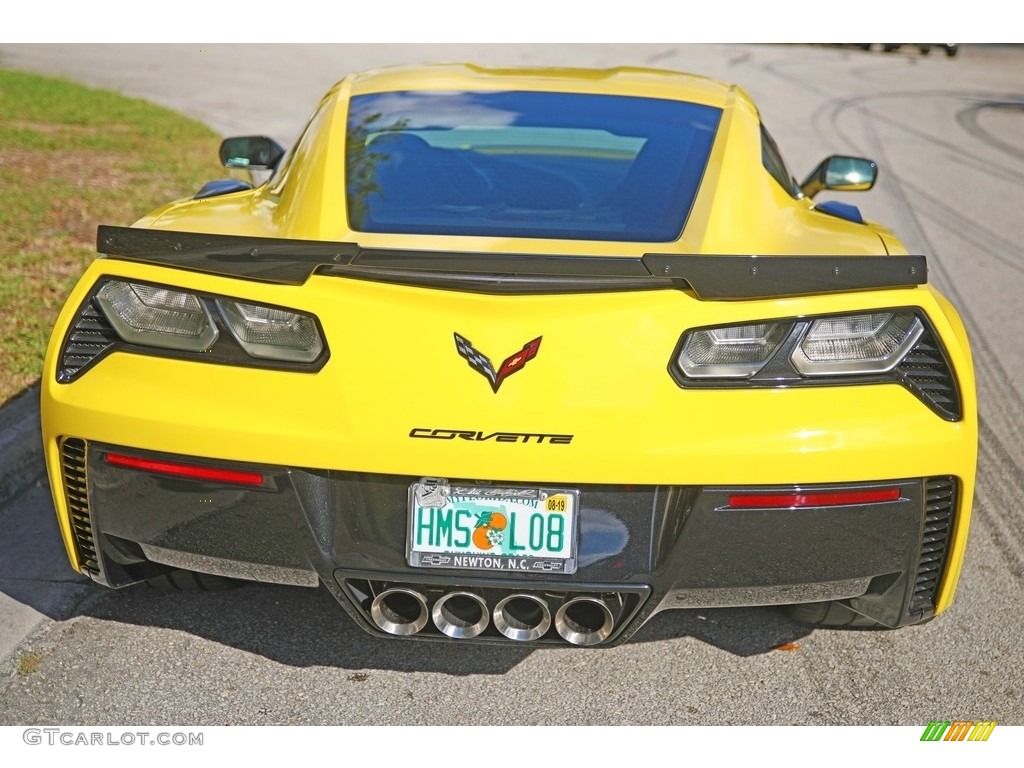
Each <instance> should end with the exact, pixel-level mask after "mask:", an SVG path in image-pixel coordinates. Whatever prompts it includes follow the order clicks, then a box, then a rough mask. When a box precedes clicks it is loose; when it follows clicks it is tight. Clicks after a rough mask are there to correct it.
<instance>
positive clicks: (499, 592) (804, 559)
mask: <svg viewBox="0 0 1024 768" xmlns="http://www.w3.org/2000/svg"><path fill="white" fill-rule="evenodd" d="M111 452H117V453H120V454H125V453H127V454H131V455H133V456H141V457H144V458H148V459H151V460H152V461H154V462H157V463H155V464H153V463H150V464H143V465H142V466H141V467H126V466H118V465H115V464H112V463H111V462H110V461H108V458H107V457H108V455H109V454H110V453H111ZM64 455H65V460H64V467H63V471H64V483H65V487H66V489H67V493H68V501H69V506H70V507H71V510H72V517H73V518H74V520H76V521H77V522H75V523H74V525H73V527H74V537H75V540H76V546H77V547H78V548H79V554H80V558H79V559H80V561H81V562H82V563H83V564H84V567H85V569H86V570H87V571H89V572H90V575H91V576H92V577H93V578H95V579H96V580H97V581H100V582H102V583H104V584H107V585H109V586H115V587H116V586H123V585H126V584H130V583H133V582H136V581H140V580H142V579H146V578H150V577H152V576H154V575H157V574H158V573H160V572H161V571H165V570H166V569H168V568H186V569H190V570H196V571H201V572H207V573H215V574H220V575H224V576H231V577H237V578H244V579H252V580H256V581H265V582H274V583H284V584H298V585H305V586H316V585H317V584H319V583H323V584H325V585H327V587H328V588H329V589H330V590H331V592H332V593H333V594H334V595H335V596H336V597H337V598H338V600H339V602H340V603H341V604H342V605H343V606H344V607H345V608H346V609H347V610H348V612H349V613H350V614H351V615H352V616H353V618H354V619H355V620H356V621H357V622H358V623H359V624H360V625H361V626H363V627H364V628H366V629H368V630H370V631H372V632H376V633H383V634H404V635H408V636H414V637H423V638H427V637H438V638H444V637H445V636H446V635H447V636H449V637H450V636H456V637H459V636H465V637H472V638H473V639H476V640H495V641H507V639H508V638H509V637H512V638H514V639H524V638H525V639H527V640H528V641H536V642H564V640H565V639H569V641H570V642H576V643H577V644H590V643H589V642H577V641H576V640H575V639H572V638H574V637H576V636H575V635H571V633H572V631H573V630H572V629H571V626H577V627H579V626H582V627H583V628H584V629H587V628H589V629H591V630H594V631H596V630H597V628H598V627H600V628H601V630H602V631H600V632H598V635H599V636H600V639H599V640H597V642H600V643H601V644H611V643H615V642H620V641H622V640H625V639H626V638H628V637H629V636H631V635H632V634H633V633H634V632H635V631H636V630H637V629H639V627H640V626H642V625H643V623H644V622H645V621H646V620H647V619H649V618H650V617H651V616H652V615H654V614H655V613H657V612H658V611H661V610H666V609H671V608H692V607H725V606H750V605H771V604H791V603H803V602H815V601H822V600H843V601H846V603H847V604H848V605H850V606H851V607H852V608H853V609H854V610H855V611H857V612H858V613H860V614H862V615H864V616H866V617H868V618H870V619H872V620H874V621H876V622H878V623H879V624H882V625H885V626H890V627H896V626H901V625H904V624H910V623H915V622H918V621H921V620H923V619H925V618H928V617H929V616H930V615H932V611H933V608H934V597H935V592H936V589H937V587H938V584H939V583H940V579H941V576H942V570H943V568H944V564H945V555H946V542H947V539H948V536H949V533H950V531H952V526H953V517H954V515H955V510H956V507H957V483H956V480H955V479H954V478H950V477H934V478H913V479H900V480H886V481H879V482H877V483H853V484H837V485H828V486H804V487H800V488H799V489H797V488H794V487H793V486H785V487H777V486H776V487H756V488H755V487H751V486H735V487H717V486H716V487H695V486H605V485H582V486H573V487H577V488H578V489H579V491H580V511H579V525H580V527H579V539H578V563H579V565H578V569H577V570H576V572H575V573H573V574H571V575H561V574H560V575H558V576H557V577H555V578H549V577H547V576H542V575H538V574H534V573H516V572H504V571H503V572H489V571H479V570H473V571H468V570H459V571H449V570H445V569H438V568H431V569H423V568H413V567H410V566H409V565H408V563H407V558H406V537H407V528H408V494H409V487H410V484H411V483H413V482H414V481H416V480H418V479H419V478H416V477H405V476H393V475H369V474H357V473H346V472H337V471H319V470H309V469H298V468H291V467H267V466H256V467H253V466H243V467H240V466H239V465H237V464H231V463H225V462H213V461H206V460H203V459H192V458H189V457H167V456H162V455H158V454H147V453H144V452H138V451H133V450H128V449H124V450H122V449H119V448H114V447H111V446H103V445H98V444H90V445H88V446H86V444H85V442H84V441H81V440H66V441H65V442H64ZM69 455H70V456H71V457H72V458H71V459H69V458H68V456H69ZM161 461H164V462H166V463H168V464H170V465H173V466H177V465H178V464H184V465H188V466H197V467H207V468H211V469H214V470H226V471H227V472H228V474H226V475H224V476H221V475H218V474H216V473H214V474H213V475H211V476H204V475H202V474H201V473H200V476H182V475H177V474H168V473H167V472H165V471H162V470H161V468H160V467H161V466H162V465H160V464H159V462H161ZM231 472H241V473H243V476H244V477H246V478H247V479H246V484H240V483H238V482H235V476H234V475H231V474H230V473H231ZM246 473H248V474H246ZM254 473H255V474H256V475H257V476H258V477H259V478H260V480H259V481H258V482H254V481H252V480H251V479H249V476H250V475H252V474H254ZM878 488H885V489H889V490H891V491H894V494H893V495H894V498H893V499H892V500H886V501H870V502H866V503H849V502H848V501H844V502H843V503H841V504H839V503H836V504H831V505H830V504H828V503H822V504H817V505H811V506H803V507H799V506H779V507H774V508H773V507H771V506H768V507H765V506H763V505H762V506H761V507H758V508H745V507H742V506H740V507H737V506H736V505H734V504H733V503H732V501H733V500H734V498H735V497H736V495H737V494H745V495H755V496H756V495H758V494H761V495H767V496H771V495H774V494H788V495H790V496H792V495H794V494H795V493H799V494H803V495H805V496H806V495H808V494H810V495H812V496H814V494H827V495H825V496H820V497H815V498H822V499H829V498H832V497H833V496H834V495H835V494H839V495H840V496H842V495H843V494H844V493H845V494H847V496H849V494H850V493H853V498H854V499H855V498H856V494H857V493H861V492H864V491H871V490H872V489H878ZM895 490H898V493H895ZM787 503H788V502H787ZM389 590H391V591H390V592H389ZM453 593H454V594H453ZM381 595H384V597H383V598H382V597H381ZM446 596H448V597H446ZM421 598H422V600H421ZM502 601H505V602H504V604H503V608H502V610H500V611H497V612H496V609H497V607H498V606H499V604H502ZM439 603H440V606H439ZM541 603H543V605H541ZM420 614H425V619H424V620H423V622H422V626H420V627H417V624H420V619H421V618H424V617H423V616H421V615H420ZM499 614H500V615H499ZM382 616H384V618H383V619H382V618H381V617H382ZM545 616H546V617H547V619H549V621H548V623H545ZM559 616H561V625H559ZM609 616H610V619H609ZM483 617H486V618H483ZM481 621H483V623H484V624H485V626H484V627H483V628H482V629H480V630H479V632H477V633H476V634H472V632H473V631H474V629H473V628H474V627H476V625H478V624H479V623H480V622H481ZM608 621H610V622H611V628H610V629H609V628H608V627H607V626H606V625H607V623H608ZM510 624H514V625H515V626H519V625H520V624H522V625H524V626H526V627H529V626H531V625H532V626H534V628H535V629H539V628H541V627H543V628H544V630H545V631H544V632H543V633H541V634H540V635H539V636H538V637H536V638H534V637H532V636H530V632H528V631H525V630H524V631H520V632H518V633H517V632H516V630H515V626H513V627H512V628H511V629H508V631H503V630H502V627H506V628H507V627H508V626H509V625H510ZM591 625H594V626H591ZM566 626H569V627H570V629H565V627H566ZM396 627H397V631H396ZM466 627H469V628H470V629H468V630H467V629H466ZM605 629H607V630H608V631H604V630H605ZM410 630H412V631H410ZM463 630H465V631H463ZM566 633H569V634H570V637H568V638H567V634H566ZM534 634H536V633H534ZM588 637H590V636H589V635H588Z"/></svg>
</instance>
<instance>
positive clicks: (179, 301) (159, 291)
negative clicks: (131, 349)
mask: <svg viewBox="0 0 1024 768" xmlns="http://www.w3.org/2000/svg"><path fill="white" fill-rule="evenodd" d="M96 301H97V303H98V304H99V305H100V309H101V310H103V314H104V315H106V317H107V320H109V321H110V324H111V325H112V326H113V327H114V330H115V331H117V334H118V336H120V337H121V338H122V339H124V340H125V341H126V342H128V343H129V344H145V345H148V346H154V347H164V348H166V349H180V350H185V351H190V352H202V351H203V350H206V349H209V348H210V345H211V344H213V342H214V341H216V340H217V327H216V325H214V323H213V320H212V318H211V317H210V315H209V313H208V312H207V311H206V307H205V306H204V305H203V303H202V302H201V301H200V300H199V298H198V297H197V296H195V295H194V294H191V293H185V292H183V291H172V290H170V289H169V288H158V287H155V286H151V285H141V284H139V283H126V282H121V281H120V280H112V281H110V282H108V283H106V284H104V286H103V287H102V288H100V290H99V292H98V293H97V294H96Z"/></svg>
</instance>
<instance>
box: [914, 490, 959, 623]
mask: <svg viewBox="0 0 1024 768" xmlns="http://www.w3.org/2000/svg"><path fill="white" fill-rule="evenodd" d="M957 496H958V483H957V481H956V478H953V477H932V478H929V479H928V480H926V481H925V518H924V531H923V532H922V536H921V558H920V560H919V561H918V566H917V578H916V579H915V581H914V595H913V597H911V599H910V610H911V612H921V611H931V610H934V609H935V592H936V590H937V589H938V586H939V581H940V580H941V578H942V573H943V571H944V569H945V565H946V557H947V554H948V552H949V540H950V537H951V535H952V533H953V518H954V512H955V509H956V502H957Z"/></svg>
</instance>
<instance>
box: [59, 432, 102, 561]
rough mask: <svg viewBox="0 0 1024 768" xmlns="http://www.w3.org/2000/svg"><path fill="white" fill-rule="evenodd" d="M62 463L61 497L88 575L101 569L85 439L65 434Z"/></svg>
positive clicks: (62, 445)
mask: <svg viewBox="0 0 1024 768" xmlns="http://www.w3.org/2000/svg"><path fill="white" fill-rule="evenodd" d="M60 456H61V467H62V469H63V471H64V497H65V498H66V499H67V504H68V513H69V514H70V515H71V534H72V537H73V538H74V540H75V552H76V553H77V554H78V563H79V566H80V567H81V568H82V570H83V571H85V572H86V573H88V574H89V575H90V576H97V575H99V572H100V567H99V561H98V559H97V557H96V542H95V541H93V537H92V519H91V518H90V517H89V496H88V493H87V491H86V488H87V486H86V480H85V456H86V448H85V441H84V440H79V439H78V438H68V439H67V440H65V441H64V442H63V443H62V444H61V448H60Z"/></svg>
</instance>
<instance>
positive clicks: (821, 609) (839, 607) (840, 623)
mask: <svg viewBox="0 0 1024 768" xmlns="http://www.w3.org/2000/svg"><path fill="white" fill-rule="evenodd" d="M782 610H783V611H785V613H786V615H787V616H788V617H789V618H791V619H792V620H793V621H799V622H800V623H801V624H813V625H815V626H817V627H875V628H878V629H882V628H883V626H882V625H881V624H879V623H878V622H877V621H873V620H872V619H869V618H867V617H866V616H861V615H860V614H859V613H857V612H856V611H854V610H853V609H851V608H849V607H848V606H846V605H843V604H842V603H836V602H824V603H800V604H798V605H785V606H783V607H782Z"/></svg>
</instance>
